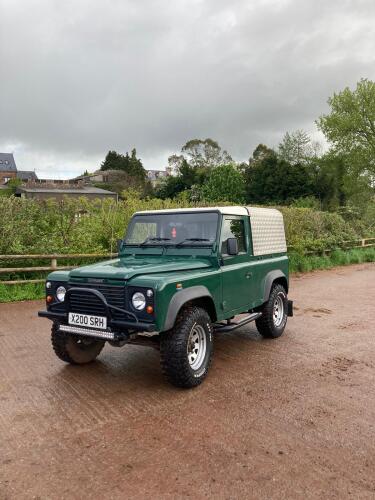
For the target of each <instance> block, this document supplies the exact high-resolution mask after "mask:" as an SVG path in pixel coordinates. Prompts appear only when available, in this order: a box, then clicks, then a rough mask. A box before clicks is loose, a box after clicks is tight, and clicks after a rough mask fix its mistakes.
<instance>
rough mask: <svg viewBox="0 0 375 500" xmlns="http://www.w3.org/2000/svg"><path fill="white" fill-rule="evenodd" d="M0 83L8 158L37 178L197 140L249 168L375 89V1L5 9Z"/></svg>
mask: <svg viewBox="0 0 375 500" xmlns="http://www.w3.org/2000/svg"><path fill="white" fill-rule="evenodd" d="M0 74H1V79H0V86H1V87H0V88H1V92H0V151H2V152H14V153H15V157H16V161H17V164H18V167H19V168H20V169H21V168H22V169H25V170H29V169H36V171H37V173H38V174H39V176H41V177H56V178H67V177H69V176H73V175H76V174H79V173H81V172H82V171H83V170H84V169H86V168H87V169H88V170H89V171H93V170H95V169H96V168H98V166H99V164H100V161H102V159H103V158H104V156H105V154H106V153H107V151H108V150H109V149H115V150H116V151H119V152H125V151H127V150H130V149H131V148H133V147H136V148H137V151H138V153H139V156H140V157H141V158H142V159H143V161H144V165H145V167H146V168H163V167H164V166H165V165H166V160H167V157H168V155H169V154H171V153H173V152H178V151H179V150H180V148H181V146H182V145H183V144H184V143H185V142H186V141H187V140H188V139H191V138H195V137H198V138H206V137H211V138H214V139H216V140H218V141H219V143H220V144H221V145H222V146H223V147H224V148H226V149H227V150H228V151H229V152H230V153H231V154H232V156H233V157H234V158H235V159H237V160H244V159H247V158H248V157H249V155H250V153H251V152H252V150H253V149H254V147H255V146H256V145H257V144H258V143H259V142H263V143H266V144H268V145H270V146H275V145H277V144H278V142H279V141H280V139H281V137H282V136H283V134H284V133H285V131H287V130H289V131H292V130H296V129H299V128H302V129H305V130H307V131H308V132H310V133H312V134H313V136H314V138H319V134H318V133H317V131H316V127H315V125H314V120H315V119H316V118H317V117H318V116H319V115H320V114H321V113H324V112H326V111H327V104H326V101H327V98H328V96H330V95H331V94H332V93H333V92H334V91H339V90H341V89H343V88H344V87H345V86H353V85H355V83H356V82H357V81H358V80H359V79H360V78H361V77H367V78H370V79H375V2H374V0H351V1H349V0H329V1H328V0H231V1H230V2H229V1H228V0H226V1H224V0H174V1H171V0H152V1H151V0H142V1H141V0H107V1H104V0H64V1H61V0H27V1H25V0H0Z"/></svg>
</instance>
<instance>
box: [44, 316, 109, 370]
mask: <svg viewBox="0 0 375 500" xmlns="http://www.w3.org/2000/svg"><path fill="white" fill-rule="evenodd" d="M51 341H52V347H53V350H54V351H55V354H56V356H57V357H58V358H60V359H61V360H62V361H65V363H71V364H73V365H83V364H86V363H90V362H91V361H94V359H95V358H96V357H97V356H98V355H99V354H100V352H101V350H102V349H103V347H104V344H105V342H104V341H102V340H96V339H90V338H89V337H83V336H81V335H72V334H70V333H67V332H61V331H59V327H58V324H56V323H54V324H53V326H52V332H51Z"/></svg>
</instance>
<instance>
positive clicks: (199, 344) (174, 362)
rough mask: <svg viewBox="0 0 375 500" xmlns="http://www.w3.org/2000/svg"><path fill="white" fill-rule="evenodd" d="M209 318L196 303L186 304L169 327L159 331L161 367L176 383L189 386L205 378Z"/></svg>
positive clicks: (208, 360) (208, 361) (210, 342)
mask: <svg viewBox="0 0 375 500" xmlns="http://www.w3.org/2000/svg"><path fill="white" fill-rule="evenodd" d="M212 331H213V330H212V326H211V319H210V317H209V315H208V314H207V312H206V311H205V310H204V309H202V308H200V307H196V306H189V307H185V308H184V309H183V310H182V311H181V312H180V313H179V315H178V317H177V319H176V323H175V325H174V327H173V328H172V330H170V331H168V332H165V333H162V334H161V335H160V360H161V367H162V371H163V373H164V375H165V376H166V378H167V380H168V381H169V382H170V383H171V384H173V385H175V386H176V387H184V388H191V387H195V386H197V385H199V384H200V383H202V382H203V380H204V379H205V378H206V376H207V373H208V369H209V367H210V364H211V359H212V354H213V335H212Z"/></svg>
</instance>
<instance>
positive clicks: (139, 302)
mask: <svg viewBox="0 0 375 500" xmlns="http://www.w3.org/2000/svg"><path fill="white" fill-rule="evenodd" d="M132 304H133V307H134V308H135V309H137V311H142V309H144V308H145V307H146V297H145V296H144V295H143V293H141V292H135V294H134V295H133V297H132Z"/></svg>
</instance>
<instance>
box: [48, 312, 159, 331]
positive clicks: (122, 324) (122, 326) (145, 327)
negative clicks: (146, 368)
mask: <svg viewBox="0 0 375 500" xmlns="http://www.w3.org/2000/svg"><path fill="white" fill-rule="evenodd" d="M38 316H39V317H40V318H48V319H50V320H51V321H56V322H57V323H61V324H64V325H68V313H61V312H52V311H39V312H38ZM109 326H110V328H111V330H115V331H120V332H121V331H136V332H154V331H156V325H155V323H145V322H141V321H138V322H135V321H117V320H109ZM82 330H84V328H82Z"/></svg>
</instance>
